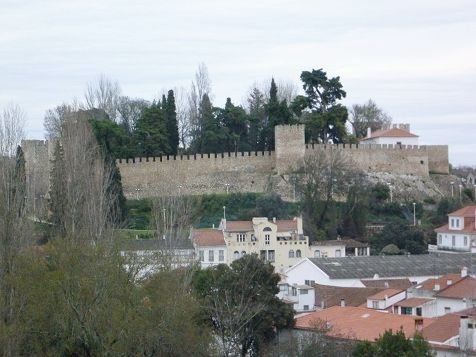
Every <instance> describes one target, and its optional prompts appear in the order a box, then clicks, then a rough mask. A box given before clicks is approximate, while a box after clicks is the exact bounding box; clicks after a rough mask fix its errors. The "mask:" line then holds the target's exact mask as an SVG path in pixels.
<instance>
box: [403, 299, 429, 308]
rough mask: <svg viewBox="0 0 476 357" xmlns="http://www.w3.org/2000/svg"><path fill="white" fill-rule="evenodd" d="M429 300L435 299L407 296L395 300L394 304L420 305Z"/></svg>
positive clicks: (404, 305)
mask: <svg viewBox="0 0 476 357" xmlns="http://www.w3.org/2000/svg"><path fill="white" fill-rule="evenodd" d="M429 301H435V300H434V299H425V298H408V299H405V300H402V301H399V302H397V303H396V304H395V305H397V306H401V307H417V306H421V305H423V304H425V303H427V302H429Z"/></svg>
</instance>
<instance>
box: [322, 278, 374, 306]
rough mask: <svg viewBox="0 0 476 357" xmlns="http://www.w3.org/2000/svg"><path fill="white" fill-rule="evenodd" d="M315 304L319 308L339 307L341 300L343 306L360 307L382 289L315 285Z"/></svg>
mask: <svg viewBox="0 0 476 357" xmlns="http://www.w3.org/2000/svg"><path fill="white" fill-rule="evenodd" d="M314 290H315V291H316V294H315V304H314V305H316V306H320V307H325V308H328V307H332V306H340V304H341V300H343V301H344V302H345V306H360V305H362V304H364V303H366V302H367V297H368V296H370V295H373V294H375V293H377V292H379V291H381V290H382V289H380V288H375V287H373V288H347V287H341V286H331V285H321V284H315V285H314Z"/></svg>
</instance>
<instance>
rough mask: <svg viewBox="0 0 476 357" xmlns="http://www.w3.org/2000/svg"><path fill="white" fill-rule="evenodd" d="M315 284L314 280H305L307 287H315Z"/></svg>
mask: <svg viewBox="0 0 476 357" xmlns="http://www.w3.org/2000/svg"><path fill="white" fill-rule="evenodd" d="M315 283H316V282H315V281H314V280H304V284H305V285H307V286H314V284H315Z"/></svg>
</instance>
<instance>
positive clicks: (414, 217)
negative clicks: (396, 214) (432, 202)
mask: <svg viewBox="0 0 476 357" xmlns="http://www.w3.org/2000/svg"><path fill="white" fill-rule="evenodd" d="M415 206H416V203H415V202H413V225H414V226H416V214H415V213H416V211H415Z"/></svg>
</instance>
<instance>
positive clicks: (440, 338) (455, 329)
mask: <svg viewBox="0 0 476 357" xmlns="http://www.w3.org/2000/svg"><path fill="white" fill-rule="evenodd" d="M459 320H460V317H459V316H458V315H456V314H446V315H443V316H440V317H438V318H436V319H434V322H433V323H432V324H431V325H429V326H426V327H425V328H423V331H422V335H423V338H424V339H425V340H427V341H428V342H440V343H444V342H445V341H448V340H449V339H450V338H452V337H455V336H456V335H459Z"/></svg>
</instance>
